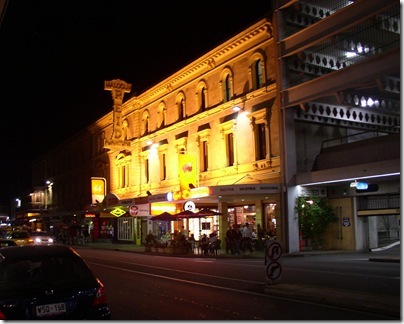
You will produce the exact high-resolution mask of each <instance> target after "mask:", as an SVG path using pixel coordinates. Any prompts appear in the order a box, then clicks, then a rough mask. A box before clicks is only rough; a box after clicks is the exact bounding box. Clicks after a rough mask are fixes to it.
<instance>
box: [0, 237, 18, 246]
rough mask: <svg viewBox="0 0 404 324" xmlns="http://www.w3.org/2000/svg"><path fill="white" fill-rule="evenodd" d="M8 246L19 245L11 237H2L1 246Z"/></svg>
mask: <svg viewBox="0 0 404 324" xmlns="http://www.w3.org/2000/svg"><path fill="white" fill-rule="evenodd" d="M7 246H18V244H17V243H15V241H14V240H11V239H10V240H9V239H0V248H3V247H7Z"/></svg>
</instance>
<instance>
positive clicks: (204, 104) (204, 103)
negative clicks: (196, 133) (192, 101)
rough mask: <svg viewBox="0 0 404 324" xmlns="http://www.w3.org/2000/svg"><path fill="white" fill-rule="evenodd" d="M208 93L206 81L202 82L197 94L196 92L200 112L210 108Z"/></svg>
mask: <svg viewBox="0 0 404 324" xmlns="http://www.w3.org/2000/svg"><path fill="white" fill-rule="evenodd" d="M207 95H208V91H207V87H206V83H205V81H201V82H199V84H198V87H197V92H196V100H197V101H196V102H197V105H198V108H199V109H198V111H204V110H206V109H207V108H208V98H207Z"/></svg>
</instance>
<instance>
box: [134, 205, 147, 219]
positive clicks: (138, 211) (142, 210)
mask: <svg viewBox="0 0 404 324" xmlns="http://www.w3.org/2000/svg"><path fill="white" fill-rule="evenodd" d="M129 215H131V216H134V217H135V216H150V205H149V204H143V205H131V206H130V207H129Z"/></svg>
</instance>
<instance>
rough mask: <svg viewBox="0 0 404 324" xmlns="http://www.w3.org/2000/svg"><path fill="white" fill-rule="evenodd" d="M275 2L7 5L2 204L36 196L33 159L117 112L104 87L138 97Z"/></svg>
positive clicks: (0, 126) (25, 0)
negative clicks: (121, 85)
mask: <svg viewBox="0 0 404 324" xmlns="http://www.w3.org/2000/svg"><path fill="white" fill-rule="evenodd" d="M270 3H271V1H269V0H267V1H256V0H249V1H246V2H245V3H244V4H243V5H240V3H236V2H228V1H226V2H221V1H202V2H199V3H198V2H185V4H183V1H181V2H180V1H164V2H161V3H160V2H157V1H145V2H139V1H135V0H9V1H8V5H7V7H6V11H5V13H4V16H3V19H2V21H1V25H0V44H1V51H0V62H1V68H0V77H1V87H0V94H1V109H2V113H3V117H2V118H1V119H0V135H1V140H2V141H1V142H2V144H3V145H2V150H1V152H2V156H1V158H0V205H4V204H6V205H8V204H9V202H10V199H12V198H15V197H16V196H17V195H18V193H20V192H21V190H30V189H31V165H30V163H31V162H32V161H33V160H34V159H36V158H38V157H39V156H40V155H41V154H43V153H45V152H47V151H48V150H50V149H52V148H53V147H55V146H56V145H58V143H60V142H62V141H64V140H66V139H68V138H69V137H71V136H73V135H74V134H75V133H77V132H78V131H80V130H81V129H83V128H84V127H86V126H88V125H90V124H92V123H93V122H95V121H96V120H97V119H99V118H100V117H102V116H103V115H105V114H107V113H108V112H110V111H111V110H112V106H113V102H112V97H111V93H110V92H109V91H105V90H104V81H105V80H113V79H121V80H124V81H125V82H127V83H130V84H132V92H131V93H130V94H126V95H125V97H124V100H125V99H128V98H129V97H130V96H133V95H136V94H140V93H141V92H142V91H144V90H146V89H148V88H149V87H151V86H153V85H155V84H156V83H158V82H159V81H161V80H163V79H165V78H166V77H168V76H169V75H171V74H172V73H174V72H176V71H177V70H179V69H181V68H182V67H184V66H185V65H187V64H188V63H190V62H192V61H193V60H195V59H197V58H198V57H200V56H202V55H203V54H205V53H207V52H209V51H210V50H212V49H213V48H214V47H216V46H217V45H219V44H221V43H222V42H224V41H225V40H227V39H229V38H231V37H232V36H234V35H236V34H237V33H239V32H240V31H242V30H243V29H245V28H247V27H248V26H250V25H252V24H253V23H255V22H256V21H258V20H259V19H261V18H263V17H265V16H268V15H269V14H270V10H271V4H270ZM17 169H20V170H22V173H17V172H16V170H17Z"/></svg>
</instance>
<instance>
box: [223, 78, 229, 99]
mask: <svg viewBox="0 0 404 324" xmlns="http://www.w3.org/2000/svg"><path fill="white" fill-rule="evenodd" d="M223 98H224V102H228V101H230V99H231V86H230V75H226V78H225V79H224V93H223Z"/></svg>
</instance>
